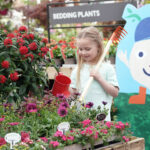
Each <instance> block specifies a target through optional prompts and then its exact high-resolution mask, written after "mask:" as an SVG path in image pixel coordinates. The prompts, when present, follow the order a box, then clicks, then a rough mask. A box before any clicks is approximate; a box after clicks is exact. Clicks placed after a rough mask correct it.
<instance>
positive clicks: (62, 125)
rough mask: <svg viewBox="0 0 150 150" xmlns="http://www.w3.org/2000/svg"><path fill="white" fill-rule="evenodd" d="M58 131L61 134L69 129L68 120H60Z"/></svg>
mask: <svg viewBox="0 0 150 150" xmlns="http://www.w3.org/2000/svg"><path fill="white" fill-rule="evenodd" d="M57 129H58V131H61V132H62V133H63V134H64V133H65V132H66V131H68V130H69V129H70V124H69V122H61V123H60V124H59V125H58V127H57Z"/></svg>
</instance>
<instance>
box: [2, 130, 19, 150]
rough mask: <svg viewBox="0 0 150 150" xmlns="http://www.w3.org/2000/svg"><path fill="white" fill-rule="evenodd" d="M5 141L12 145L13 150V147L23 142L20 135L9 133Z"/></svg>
mask: <svg viewBox="0 0 150 150" xmlns="http://www.w3.org/2000/svg"><path fill="white" fill-rule="evenodd" d="M4 139H5V141H6V142H7V143H9V144H10V149H11V150H13V146H14V145H15V144H16V143H18V142H19V141H20V140H21V136H20V135H19V134H18V133H8V134H6V135H5V137H4Z"/></svg>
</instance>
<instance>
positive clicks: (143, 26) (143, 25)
mask: <svg viewBox="0 0 150 150" xmlns="http://www.w3.org/2000/svg"><path fill="white" fill-rule="evenodd" d="M146 39H150V17H148V18H145V19H143V20H142V21H140V23H139V24H138V25H137V27H136V31H135V41H136V42H138V41H141V40H146Z"/></svg>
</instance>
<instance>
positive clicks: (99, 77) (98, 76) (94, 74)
mask: <svg viewBox="0 0 150 150" xmlns="http://www.w3.org/2000/svg"><path fill="white" fill-rule="evenodd" d="M90 76H91V77H93V78H94V79H95V80H100V79H102V77H101V75H100V73H99V72H98V71H97V70H95V69H92V70H91V72H90Z"/></svg>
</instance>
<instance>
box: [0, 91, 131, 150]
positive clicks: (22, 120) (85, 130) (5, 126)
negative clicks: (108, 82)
mask: <svg viewBox="0 0 150 150" xmlns="http://www.w3.org/2000/svg"><path fill="white" fill-rule="evenodd" d="M45 92H46V94H45V96H44V98H43V99H37V98H36V97H24V99H25V101H23V102H22V103H20V104H18V105H14V104H9V103H3V104H2V103H1V105H0V127H1V130H0V149H2V150H6V149H9V144H6V141H5V140H4V137H5V135H6V134H7V133H11V132H16V133H19V134H20V135H21V142H20V143H17V145H15V146H14V148H16V149H17V150H19V149H24V150H26V149H29V150H40V149H41V150H42V149H47V150H53V149H62V148H64V147H66V146H69V145H73V144H81V145H82V146H85V145H87V144H90V146H91V147H94V144H95V142H97V141H101V142H102V143H103V144H104V145H106V144H107V143H108V140H109V139H111V138H112V137H113V136H115V137H117V140H118V141H125V142H128V141H129V139H130V135H131V133H130V131H129V124H128V123H122V122H117V121H113V122H109V121H104V119H105V117H106V115H105V114H107V109H105V107H104V109H103V110H101V108H100V107H99V108H98V109H94V108H92V107H93V103H91V102H89V103H87V104H80V103H79V102H78V98H77V95H78V93H76V94H75V95H74V96H73V97H70V98H65V96H64V95H57V96H56V97H54V96H52V95H51V94H50V92H49V91H45ZM102 105H106V102H103V104H102ZM64 122H65V124H68V123H69V124H68V126H66V125H65V127H62V125H61V123H64Z"/></svg>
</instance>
